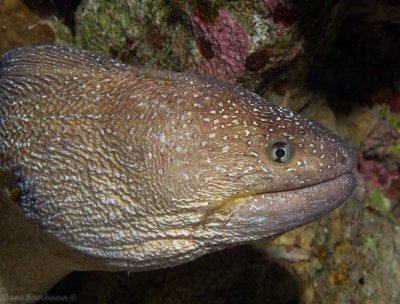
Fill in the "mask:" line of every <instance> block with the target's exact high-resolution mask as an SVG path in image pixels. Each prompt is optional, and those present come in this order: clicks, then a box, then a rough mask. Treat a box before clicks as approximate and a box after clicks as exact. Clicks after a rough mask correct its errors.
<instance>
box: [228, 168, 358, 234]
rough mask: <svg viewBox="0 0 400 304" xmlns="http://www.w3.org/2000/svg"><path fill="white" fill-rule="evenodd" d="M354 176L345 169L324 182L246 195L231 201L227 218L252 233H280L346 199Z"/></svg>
mask: <svg viewBox="0 0 400 304" xmlns="http://www.w3.org/2000/svg"><path fill="white" fill-rule="evenodd" d="M354 187H355V176H354V173H353V172H348V173H345V174H343V175H340V176H338V177H335V178H333V179H330V180H326V181H324V182H321V183H318V184H315V185H312V186H308V187H304V188H297V189H291V190H286V191H280V192H271V193H261V194H256V195H253V196H249V197H245V198H242V199H241V200H240V202H239V203H237V204H234V205H230V206H229V209H230V216H229V221H232V222H234V223H235V224H236V225H239V226H240V225H241V226H246V228H247V229H248V230H249V232H250V230H251V233H258V232H259V233H262V234H265V233H276V234H278V233H283V232H285V231H288V230H291V229H293V228H296V227H299V226H302V225H304V224H306V223H309V222H311V221H313V220H316V219H318V218H320V217H322V216H323V215H325V214H326V213H328V212H330V211H332V210H333V209H335V208H336V207H338V206H339V205H341V204H342V203H343V202H344V201H345V200H346V199H348V198H349V197H350V195H351V193H352V192H353V190H354Z"/></svg>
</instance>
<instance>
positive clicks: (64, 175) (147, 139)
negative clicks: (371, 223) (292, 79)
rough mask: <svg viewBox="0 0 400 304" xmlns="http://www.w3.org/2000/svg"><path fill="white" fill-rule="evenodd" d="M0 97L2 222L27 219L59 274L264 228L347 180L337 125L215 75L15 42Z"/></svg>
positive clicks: (193, 251)
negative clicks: (330, 126)
mask: <svg viewBox="0 0 400 304" xmlns="http://www.w3.org/2000/svg"><path fill="white" fill-rule="evenodd" d="M0 105H1V107H0V121H1V127H0V142H1V145H0V177H1V180H0V186H1V200H2V202H1V203H2V205H3V207H2V208H3V210H5V209H4V208H6V207H4V206H8V207H7V208H9V209H13V208H14V207H15V208H14V209H15V210H14V209H13V210H14V211H13V212H16V215H15V217H16V218H18V220H13V223H9V225H8V228H7V229H8V230H16V231H18V229H20V228H12V227H13V225H15V226H18V225H20V224H17V222H18V223H19V222H20V221H24V222H26V223H28V224H26V225H31V226H27V227H28V228H21V230H24V232H23V233H25V234H26V233H28V232H27V231H31V230H32V229H34V230H35V229H36V230H35V231H36V232H35V233H34V234H33V236H32V238H31V239H34V240H38V241H37V242H36V243H35V244H39V246H36V247H40V250H42V252H46V254H45V256H46V259H48V261H52V260H53V259H55V257H57V258H58V259H59V260H62V261H63V262H58V263H56V264H57V265H55V266H54V267H61V265H69V266H68V267H67V266H63V267H64V268H65V269H68V271H72V270H76V269H78V270H82V269H100V270H111V271H113V270H123V269H125V270H130V271H140V270H148V269H156V268H163V267H169V266H174V265H177V264H180V263H183V262H187V261H190V260H193V259H195V258H196V257H199V256H201V255H203V254H205V253H208V252H212V251H215V250H220V249H222V248H225V247H229V246H232V245H236V244H240V243H244V242H249V241H253V240H258V239H265V238H271V237H274V236H277V235H280V234H282V233H284V232H286V231H289V230H291V229H294V228H296V227H299V226H301V225H304V224H306V223H308V222H311V221H313V220H315V219H317V218H319V217H321V216H323V215H324V214H326V213H328V212H329V211H331V210H332V209H334V208H336V207H337V206H339V205H340V204H341V203H342V202H344V201H345V200H346V199H347V198H348V197H349V196H350V194H351V193H352V191H353V188H354V183H355V182H354V175H353V173H352V170H353V161H352V158H351V153H350V150H349V148H348V147H347V145H346V144H345V143H344V142H343V140H341V139H340V138H339V137H338V136H336V135H334V134H333V133H332V132H331V131H329V130H328V129H326V128H325V127H323V126H322V125H320V124H318V123H316V122H314V121H311V120H308V119H306V118H303V117H301V116H300V115H298V114H296V113H293V112H292V111H290V110H287V109H284V108H281V107H276V106H273V105H271V104H269V103H268V102H267V101H265V100H264V99H263V98H261V97H260V96H258V95H256V94H254V93H252V92H249V91H247V90H245V89H243V88H241V87H239V86H237V85H233V84H229V83H226V82H222V81H219V80H216V79H210V78H206V77H202V76H195V75H188V74H184V73H172V72H167V71H157V70H151V69H143V68H140V67H135V66H130V65H127V64H123V63H121V62H118V61H114V60H111V59H108V58H104V57H100V56H98V55H95V54H93V53H90V52H88V51H84V50H80V49H74V48H68V47H59V46H34V47H25V48H20V49H16V50H13V51H11V52H9V53H8V54H5V55H3V56H2V57H1V58H0ZM11 205H12V206H14V207H10V206H11ZM7 210H8V209H7ZM7 212H11V211H7ZM7 212H4V211H3V212H2V216H3V222H4V221H5V220H4V218H5V217H6V216H7ZM24 225H25V224H24ZM3 226H4V225H3ZM10 227H11V228H10ZM24 227H25V226H24ZM32 227H33V228H32ZM2 229H3V231H4V227H3V228H2ZM29 233H31V232H29ZM6 238H7V236H6V235H5V233H3V236H2V241H3V243H4V240H5V239H6ZM18 238H19V237H18V236H17V237H15V238H14V241H13V242H17V241H16V240H17V239H18ZM0 241H1V240H0ZM28 241H29V240H28ZM13 242H11V241H8V243H9V244H13ZM32 243H33V242H32ZM14 247H17V246H14ZM36 247H35V248H36ZM15 250H18V248H16V249H15ZM42 254H44V253H42ZM4 256H5V254H3V257H4ZM3 264H4V263H3ZM14 264H15V263H14ZM25 264H26V265H28V264H29V261H25ZM31 264H32V263H31ZM4 267H6V266H4V265H3V268H4ZM54 267H53V268H54ZM68 271H66V272H68Z"/></svg>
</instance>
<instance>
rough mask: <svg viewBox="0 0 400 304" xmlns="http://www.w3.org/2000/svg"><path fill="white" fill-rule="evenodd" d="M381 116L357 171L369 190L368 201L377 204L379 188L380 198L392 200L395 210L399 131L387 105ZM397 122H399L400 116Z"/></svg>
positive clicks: (399, 194) (399, 185)
mask: <svg viewBox="0 0 400 304" xmlns="http://www.w3.org/2000/svg"><path fill="white" fill-rule="evenodd" d="M381 115H382V116H383V118H382V121H381V122H380V123H379V124H377V126H376V128H375V129H374V130H373V131H372V133H371V134H370V135H369V136H368V138H366V139H365V140H364V142H363V144H362V146H361V149H362V153H361V154H360V155H359V158H358V162H359V165H358V171H359V172H360V174H361V175H362V177H363V178H364V180H365V181H366V186H367V190H368V191H369V192H370V193H369V196H368V198H369V202H372V205H374V204H375V203H376V202H377V201H378V200H377V198H378V195H377V194H376V193H377V192H376V191H380V192H379V193H380V195H381V197H383V198H385V197H388V198H389V199H390V202H391V207H390V209H393V208H395V207H396V206H397V205H398V204H400V155H397V154H396V152H397V147H399V146H400V133H399V130H397V129H396V128H395V126H397V121H396V120H395V118H394V117H395V116H393V114H390V113H388V112H387V109H386V110H385V108H384V109H383V110H381ZM398 121H399V122H400V117H399V118H398ZM399 129H400V128H399ZM380 201H382V200H380ZM367 203H368V202H367ZM369 205H371V203H370V204H369Z"/></svg>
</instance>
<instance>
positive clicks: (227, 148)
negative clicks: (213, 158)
mask: <svg viewBox="0 0 400 304" xmlns="http://www.w3.org/2000/svg"><path fill="white" fill-rule="evenodd" d="M229 149H230V148H229V146H225V147H223V148H222V152H223V153H226V152H228V151H229Z"/></svg>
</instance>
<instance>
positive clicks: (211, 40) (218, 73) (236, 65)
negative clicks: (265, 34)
mask: <svg viewBox="0 0 400 304" xmlns="http://www.w3.org/2000/svg"><path fill="white" fill-rule="evenodd" d="M191 22H192V31H193V35H194V37H195V39H196V42H197V46H198V48H199V49H200V52H201V54H202V55H203V59H202V60H201V62H200V63H198V64H197V65H196V66H195V71H196V72H198V73H200V74H203V75H208V76H213V77H216V78H220V79H225V80H229V81H234V80H236V79H237V78H238V77H240V76H241V75H242V74H243V72H244V71H245V62H246V57H247V48H248V45H249V39H248V37H247V34H246V33H245V31H244V29H243V28H242V27H241V26H240V25H239V24H238V23H237V22H236V21H235V20H234V19H233V18H232V17H231V16H230V15H229V13H228V12H227V11H225V10H222V11H220V12H219V15H218V18H217V19H216V20H215V21H214V22H211V23H210V22H207V21H205V20H203V19H201V18H200V17H199V16H198V15H196V14H194V15H192V16H191Z"/></svg>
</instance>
